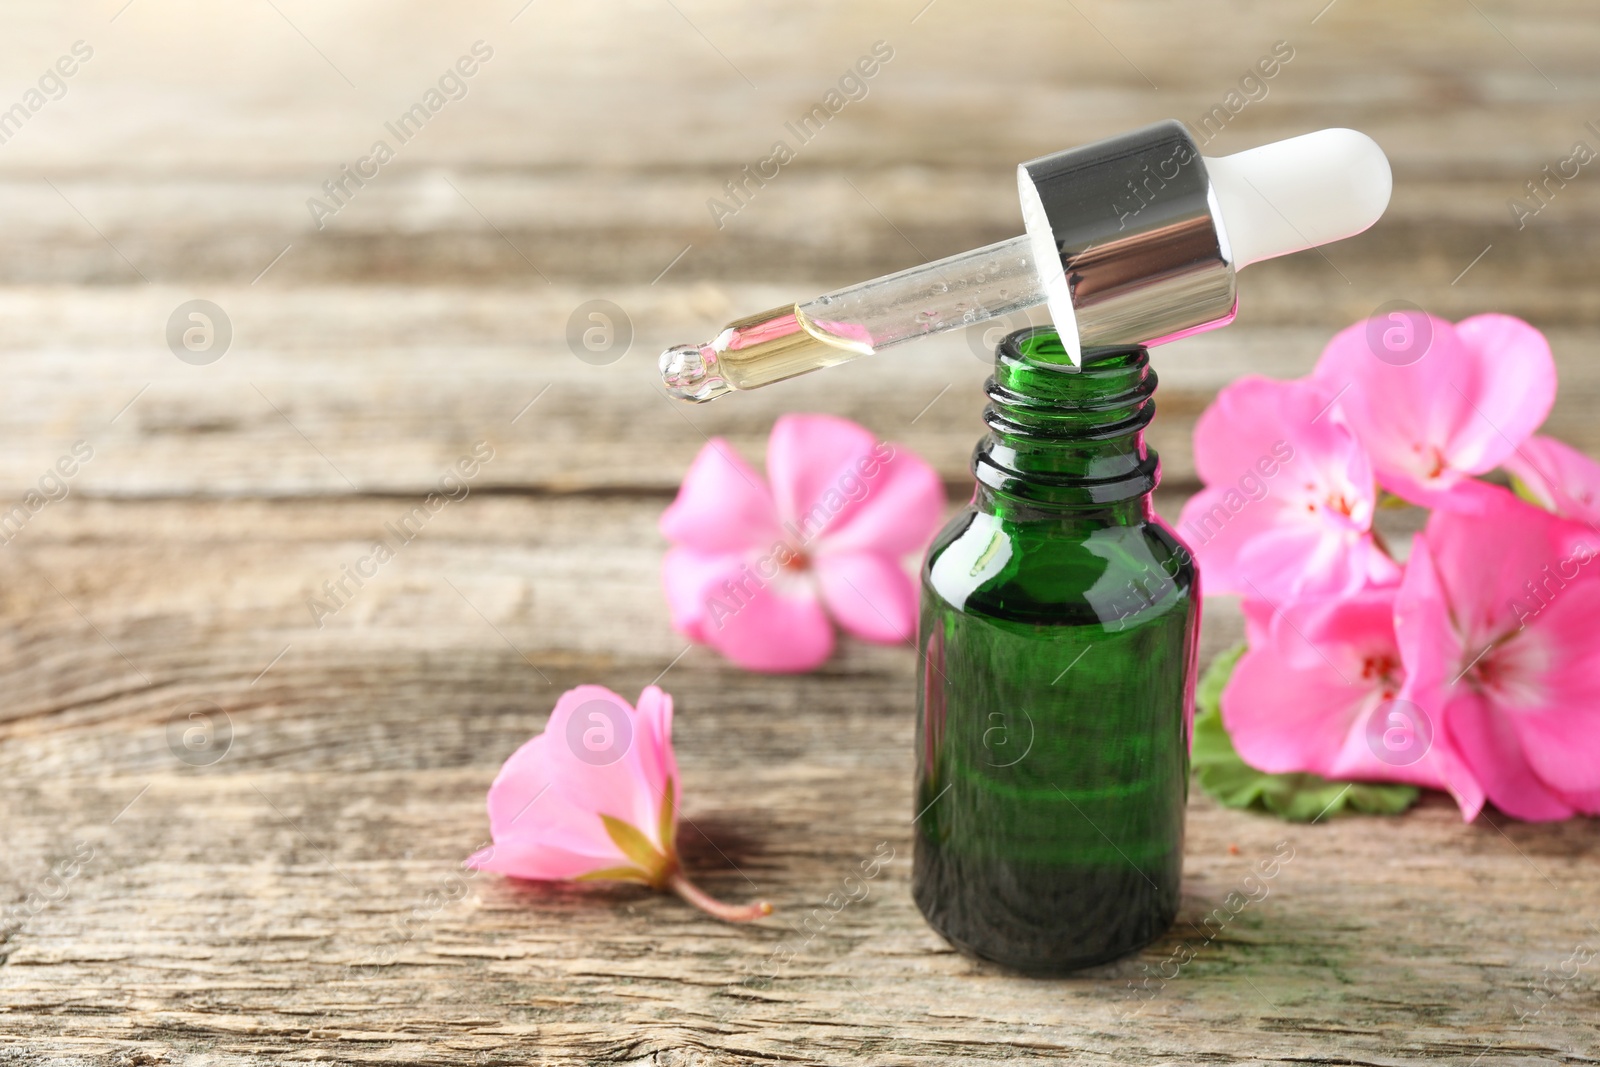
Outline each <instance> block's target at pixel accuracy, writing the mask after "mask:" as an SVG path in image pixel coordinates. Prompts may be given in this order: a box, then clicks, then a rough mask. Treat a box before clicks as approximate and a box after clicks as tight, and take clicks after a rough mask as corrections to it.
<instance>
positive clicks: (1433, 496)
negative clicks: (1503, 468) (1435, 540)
mask: <svg viewBox="0 0 1600 1067" xmlns="http://www.w3.org/2000/svg"><path fill="white" fill-rule="evenodd" d="M1313 377H1314V378H1315V379H1316V380H1317V381H1318V382H1320V383H1321V384H1322V386H1323V387H1324V388H1325V389H1326V390H1327V392H1328V394H1329V395H1330V396H1337V397H1338V400H1337V402H1336V408H1337V411H1338V415H1339V417H1340V418H1341V419H1342V420H1343V421H1345V422H1346V423H1348V424H1349V426H1350V428H1351V430H1353V431H1354V432H1355V436H1356V437H1357V438H1358V439H1359V440H1360V441H1361V443H1362V445H1364V446H1365V447H1366V449H1367V451H1368V452H1369V453H1370V454H1371V456H1372V467H1373V471H1374V472H1375V473H1376V475H1377V478H1378V483H1379V484H1380V485H1382V486H1383V487H1384V488H1385V489H1387V490H1389V491H1390V492H1391V493H1394V494H1396V495H1397V496H1401V497H1404V498H1405V499H1406V500H1409V501H1411V502H1412V503H1413V504H1420V505H1422V506H1424V507H1448V508H1453V509H1458V510H1459V509H1463V508H1466V509H1469V510H1471V509H1476V508H1478V507H1480V506H1481V505H1483V504H1484V503H1486V502H1488V498H1486V497H1484V495H1483V492H1482V489H1483V485H1482V483H1479V482H1477V481H1475V480H1474V479H1473V478H1472V477H1471V476H1472V475H1475V474H1484V473H1486V472H1488V471H1490V470H1493V469H1494V468H1495V467H1498V466H1500V464H1501V463H1503V462H1505V461H1506V459H1507V458H1509V457H1510V456H1511V455H1512V454H1513V453H1514V452H1515V451H1516V449H1517V447H1518V446H1519V445H1521V444H1522V443H1523V442H1524V441H1526V440H1527V439H1528V437H1529V435H1531V434H1532V433H1533V431H1534V430H1536V429H1538V428H1539V425H1540V423H1542V422H1544V419H1545V416H1546V415H1548V414H1549V413H1550V405H1551V404H1552V403H1554V401H1555V395H1556V368H1555V361H1554V360H1553V359H1552V358H1551V356H1550V345H1549V343H1548V342H1547V341H1546V340H1545V338H1544V335H1543V334H1541V333H1540V332H1539V331H1538V330H1536V329H1534V328H1533V327H1532V326H1530V325H1528V324H1527V323H1526V322H1523V321H1522V320H1521V319H1517V318H1512V317H1511V316H1510V315H1475V316H1473V317H1472V318H1469V319H1463V320H1461V321H1460V322H1458V323H1456V324H1455V325H1451V324H1450V323H1448V322H1446V321H1445V320H1444V319H1440V318H1435V317H1434V316H1432V315H1427V314H1424V313H1422V312H1420V311H1418V312H1410V311H1402V312H1396V313H1394V314H1392V315H1389V316H1387V317H1385V318H1383V319H1368V320H1366V321H1364V322H1358V323H1356V324H1355V325H1354V326H1350V327H1347V328H1346V329H1344V330H1341V331H1340V332H1339V333H1338V334H1336V335H1335V336H1334V338H1333V340H1331V341H1329V342H1328V346H1327V348H1325V349H1324V350H1323V352H1322V358H1321V359H1320V360H1319V361H1318V362H1317V368H1316V370H1315V372H1314V373H1313Z"/></svg>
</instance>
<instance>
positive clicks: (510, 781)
mask: <svg viewBox="0 0 1600 1067" xmlns="http://www.w3.org/2000/svg"><path fill="white" fill-rule="evenodd" d="M680 798H681V794H680V792H679V788H678V762H677V758H676V757H675V756H674V755H673V751H672V698H671V697H670V696H668V695H667V694H666V693H664V692H662V691H661V690H660V689H658V688H656V687H655V686H653V685H652V686H648V687H647V688H646V689H645V690H644V692H643V693H641V694H639V706H638V709H637V710H635V709H634V708H633V707H631V706H629V704H628V702H627V701H625V700H623V699H622V698H621V697H620V696H618V695H617V694H615V693H613V692H612V691H611V690H609V689H606V688H603V687H601V686H598V685H580V686H578V687H577V688H576V689H569V690H567V691H566V692H565V693H563V694H561V697H560V699H559V700H557V701H556V706H555V710H554V711H552V712H551V713H550V720H549V722H548V723H546V724H545V729H544V732H543V733H541V734H539V735H538V736H537V737H535V738H533V739H532V740H531V741H529V742H527V743H526V744H525V745H523V746H522V747H521V748H519V749H517V751H516V752H514V753H512V755H511V758H510V759H508V760H506V762H505V766H503V767H501V768H500V773H499V775H497V776H496V777H495V780H494V784H493V785H491V786H490V787H489V802H488V803H489V828H490V832H491V836H492V839H493V842H494V843H493V844H492V845H490V846H489V847H487V848H484V849H482V850H481V851H479V852H477V853H476V854H474V855H473V856H472V857H471V858H470V859H468V861H467V863H468V865H469V866H472V867H475V868H477V869H479V870H485V871H498V872H500V873H501V874H508V875H511V876H512V877H514V878H529V879H535V880H543V881H556V880H571V881H578V882H590V881H605V880H612V881H625V882H640V883H642V884H644V885H647V886H650V887H651V888H652V889H670V890H672V891H673V892H675V893H677V894H678V895H679V896H680V897H682V898H683V899H684V900H686V901H688V902H689V903H690V904H693V905H694V906H695V907H697V908H699V909H700V910H701V911H704V912H706V913H707V914H708V915H712V916H715V917H716V918H718V919H724V920H726V921H728V922H748V921H750V920H751V919H759V918H761V917H762V916H764V915H770V914H772V905H770V904H768V903H766V902H765V901H762V902H759V903H756V904H747V905H742V906H740V905H731V904H724V903H722V902H721V901H718V900H715V899H713V898H712V897H710V896H708V895H707V894H706V893H705V892H704V891H703V890H701V889H700V888H699V887H698V886H696V885H695V884H694V883H692V882H691V881H689V878H688V876H687V875H686V874H685V873H684V871H683V868H682V866H681V864H680V863H679V861H678V851H677V830H678V805H679V801H680Z"/></svg>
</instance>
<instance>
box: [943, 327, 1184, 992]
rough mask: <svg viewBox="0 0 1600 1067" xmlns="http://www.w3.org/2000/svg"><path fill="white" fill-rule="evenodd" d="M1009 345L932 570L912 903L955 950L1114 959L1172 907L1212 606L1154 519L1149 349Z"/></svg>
mask: <svg viewBox="0 0 1600 1067" xmlns="http://www.w3.org/2000/svg"><path fill="white" fill-rule="evenodd" d="M1067 362H1068V361H1067V358H1066V355H1065V352H1064V351H1063V349H1062V347H1061V344H1060V341H1059V338H1058V337H1057V336H1056V334H1055V332H1054V331H1053V330H1051V329H1048V328H1045V329H1029V330H1022V331H1019V332H1017V333H1014V334H1012V335H1011V336H1009V337H1007V338H1006V339H1005V341H1004V342H1002V343H1001V345H1000V347H999V349H998V351H997V353H996V362H995V374H994V377H993V378H992V379H991V380H990V383H989V396H990V400H991V403H990V405H989V407H988V408H987V410H986V412H985V420H986V421H987V423H988V425H989V428H990V433H989V436H988V437H986V438H985V439H984V441H983V442H982V444H980V445H979V447H978V449H977V452H976V453H975V455H974V458H973V471H974V473H975V474H976V475H977V479H978V486H977V491H976V493H975V495H974V498H973V502H972V504H971V505H970V506H969V507H968V508H967V509H966V510H965V511H963V512H962V513H961V514H960V515H958V516H956V518H955V519H954V520H952V521H951V523H950V524H949V525H948V526H947V527H946V528H945V529H944V531H943V532H942V533H940V535H939V536H938V537H937V538H936V539H935V540H934V542H933V545H932V547H931V548H930V550H929V552H928V557H927V560H926V561H925V563H924V566H923V572H922V582H923V588H922V618H921V625H920V632H919V646H920V661H919V666H920V669H921V682H922V684H921V691H920V694H919V696H920V699H919V707H918V722H917V732H918V747H917V752H918V773H917V793H916V804H915V808H916V812H917V813H918V815H917V821H916V827H915V830H916V858H915V874H914V882H913V893H914V895H915V897H916V900H917V904H918V906H919V907H921V909H922V911H923V914H924V915H926V916H927V918H928V921H929V922H930V923H931V924H932V925H933V927H934V928H935V929H936V930H938V931H939V932H940V933H941V934H942V935H944V937H945V938H946V939H948V940H949V941H950V942H951V943H952V944H954V945H956V946H957V947H958V948H960V949H962V950H964V951H967V952H970V953H972V954H974V955H977V956H980V957H983V958H986V959H991V960H995V961H998V962H1000V963H1004V964H1007V965H1010V966H1013V967H1017V968H1020V969H1024V970H1030V971H1064V970H1072V969H1074V968H1078V967H1086V966H1090V965H1093V964H1096V963H1100V962H1104V961H1107V960H1110V959H1114V958H1116V957H1117V956H1120V955H1123V954H1124V953H1127V952H1130V951H1132V950H1134V949H1137V948H1139V947H1140V946H1142V945H1145V944H1147V943H1149V942H1150V941H1152V940H1153V939H1155V938H1156V937H1158V936H1160V935H1161V933H1162V932H1163V931H1165V930H1166V928H1167V927H1168V925H1170V924H1171V922H1172V919H1173V917H1174V915H1175V914H1176V912H1177V906H1178V895H1179V879H1180V875H1181V871H1182V863H1183V820H1184V807H1185V804H1186V801H1187V796H1188V772H1189V732H1190V724H1191V719H1192V715H1193V704H1194V677H1195V652H1196V639H1197V637H1198V633H1199V620H1200V591H1199V581H1198V575H1197V573H1196V570H1195V567H1194V563H1193V561H1192V559H1191V558H1190V554H1189V551H1188V550H1187V549H1186V548H1185V547H1184V545H1183V544H1182V543H1181V542H1180V541H1179V540H1178V538H1177V537H1176V535H1174V534H1173V532H1172V531H1171V530H1170V529H1169V528H1168V527H1167V526H1166V525H1165V524H1164V523H1162V522H1161V520H1160V519H1158V518H1156V517H1155V514H1154V511H1153V510H1152V508H1151V503H1150V493H1151V491H1152V490H1153V489H1154V488H1155V485H1156V481H1157V478H1158V470H1159V468H1158V461H1157V458H1156V456H1155V455H1154V454H1153V453H1152V452H1150V451H1149V449H1148V448H1147V447H1146V446H1145V443H1144V428H1145V426H1146V424H1148V423H1149V421H1150V419H1151V417H1152V416H1153V414H1154V406H1153V404H1152V402H1151V399H1150V398H1151V394H1152V393H1153V392H1154V390H1155V384H1156V379H1155V375H1154V373H1152V372H1151V371H1150V369H1149V365H1148V358H1147V356H1146V354H1145V352H1144V350H1143V349H1139V348H1129V349H1117V350H1103V351H1099V352H1093V353H1089V354H1086V356H1085V363H1084V366H1083V369H1082V370H1081V371H1078V372H1074V371H1073V369H1072V368H1070V367H1069V366H1065V364H1067Z"/></svg>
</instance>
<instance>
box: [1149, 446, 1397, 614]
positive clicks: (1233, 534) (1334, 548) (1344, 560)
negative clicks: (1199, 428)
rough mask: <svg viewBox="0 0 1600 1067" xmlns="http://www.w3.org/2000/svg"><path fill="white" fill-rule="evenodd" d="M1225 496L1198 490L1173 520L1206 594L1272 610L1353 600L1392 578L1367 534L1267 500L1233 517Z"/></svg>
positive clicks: (1388, 565)
mask: <svg viewBox="0 0 1600 1067" xmlns="http://www.w3.org/2000/svg"><path fill="white" fill-rule="evenodd" d="M1285 477H1287V474H1286V475H1285ZM1230 491H1231V490H1228V489H1223V488H1210V489H1202V490H1201V491H1200V492H1198V493H1196V494H1195V495H1194V496H1192V497H1190V498H1189V501H1188V502H1187V503H1186V504H1184V507H1183V512H1182V514H1181V515H1180V516H1179V519H1178V532H1179V534H1180V536H1182V537H1183V539H1184V541H1185V542H1187V543H1188V544H1189V546H1190V547H1191V548H1192V549H1193V550H1194V553H1195V556H1196V558H1197V559H1198V560H1199V562H1200V570H1201V573H1202V574H1204V575H1205V583H1206V592H1207V593H1210V594H1215V593H1236V594H1238V595H1240V596H1244V597H1254V598H1257V599H1266V600H1270V601H1271V602H1272V603H1274V604H1277V603H1281V602H1282V601H1283V600H1285V599H1287V598H1290V597H1297V596H1324V595H1339V594H1343V593H1349V592H1354V591H1355V590H1357V589H1360V588H1361V587H1362V586H1364V585H1366V584H1368V583H1374V584H1388V583H1390V582H1392V581H1394V580H1395V579H1396V578H1397V577H1398V576H1399V568H1398V567H1397V566H1395V564H1394V562H1393V561H1392V560H1390V559H1389V558H1388V557H1387V556H1385V555H1384V554H1383V553H1382V552H1380V551H1379V550H1378V547H1377V545H1376V544H1375V543H1374V542H1373V540H1372V538H1371V536H1370V535H1369V534H1364V533H1355V532H1353V531H1350V530H1348V529H1340V528H1338V527H1336V526H1330V525H1328V524H1327V523H1325V522H1323V521H1322V520H1321V519H1320V518H1319V517H1318V516H1317V515H1315V514H1312V513H1308V512H1305V511H1304V510H1303V509H1298V508H1295V507H1293V506H1290V505H1288V504H1286V503H1285V502H1284V501H1281V500H1278V499H1275V498H1273V497H1268V498H1266V499H1264V500H1260V501H1251V502H1249V503H1246V504H1245V505H1244V506H1243V507H1241V508H1239V509H1238V511H1236V512H1235V511H1232V510H1231V509H1230V508H1229V506H1228V504H1229V499H1228V496H1227V494H1228V493H1229V492H1230Z"/></svg>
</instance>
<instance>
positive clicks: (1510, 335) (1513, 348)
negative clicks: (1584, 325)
mask: <svg viewBox="0 0 1600 1067" xmlns="http://www.w3.org/2000/svg"><path fill="white" fill-rule="evenodd" d="M1456 336H1457V337H1459V338H1460V339H1461V343H1462V344H1464V345H1465V346H1466V348H1467V351H1469V352H1471V353H1472V355H1473V357H1474V360H1473V366H1474V370H1475V371H1476V382H1475V384H1476V385H1477V387H1478V393H1477V396H1475V397H1474V398H1473V400H1474V404H1475V406H1476V407H1477V409H1478V412H1479V413H1480V414H1481V416H1482V418H1483V419H1485V420H1487V421H1488V422H1490V423H1492V424H1493V425H1492V427H1491V429H1492V432H1491V433H1489V434H1483V435H1482V436H1481V437H1480V438H1479V439H1478V449H1477V450H1476V451H1469V450H1465V449H1463V450H1462V451H1459V452H1458V453H1457V458H1458V460H1459V466H1460V467H1461V469H1462V470H1466V471H1470V472H1472V473H1473V474H1483V473H1485V472H1486V471H1490V470H1493V469H1494V468H1495V467H1497V466H1499V465H1500V463H1501V461H1502V460H1505V459H1506V458H1507V457H1509V456H1511V455H1512V454H1513V452H1514V451H1515V449H1516V447H1517V445H1519V444H1521V443H1522V442H1523V441H1526V440H1527V439H1528V438H1529V437H1531V436H1533V432H1534V431H1535V430H1537V429H1538V428H1539V427H1540V426H1541V425H1543V424H1544V420H1545V419H1546V418H1547V417H1548V416H1549V414H1550V408H1551V407H1552V406H1553V405H1554V404H1555V400H1556V361H1555V359H1554V357H1552V356H1551V354H1550V342H1549V341H1547V340H1545V336H1544V334H1542V333H1540V332H1539V331H1538V330H1536V329H1535V328H1534V327H1533V326H1531V325H1529V324H1528V323H1526V322H1523V321H1522V320H1521V319H1519V318H1514V317H1513V316H1511V315H1496V314H1490V315H1474V316H1472V317H1471V318H1468V319H1462V320H1461V321H1460V322H1458V323H1456ZM1513 442H1515V443H1513ZM1463 444H1465V442H1463Z"/></svg>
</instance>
